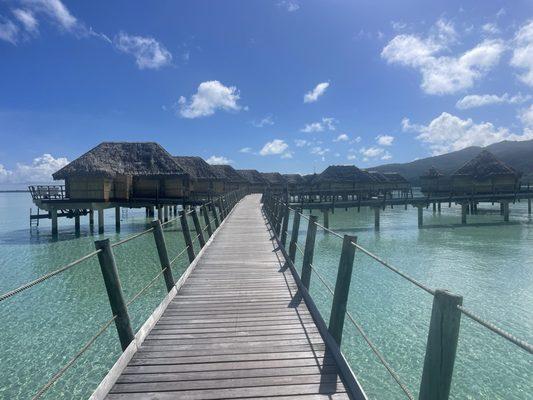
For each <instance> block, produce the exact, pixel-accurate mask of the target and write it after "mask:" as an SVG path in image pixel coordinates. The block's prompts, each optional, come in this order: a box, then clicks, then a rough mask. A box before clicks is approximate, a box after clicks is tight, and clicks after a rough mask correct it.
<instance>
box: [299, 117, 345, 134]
mask: <svg viewBox="0 0 533 400" xmlns="http://www.w3.org/2000/svg"><path fill="white" fill-rule="evenodd" d="M336 124H337V120H336V119H335V118H331V117H324V118H322V121H321V122H312V123H310V124H306V125H305V126H304V127H303V128H302V129H300V131H302V132H307V133H310V132H323V131H325V130H328V131H334V130H335V129H336Z"/></svg>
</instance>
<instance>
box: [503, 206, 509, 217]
mask: <svg viewBox="0 0 533 400" xmlns="http://www.w3.org/2000/svg"><path fill="white" fill-rule="evenodd" d="M503 220H504V221H505V222H509V202H508V201H506V202H504V203H503Z"/></svg>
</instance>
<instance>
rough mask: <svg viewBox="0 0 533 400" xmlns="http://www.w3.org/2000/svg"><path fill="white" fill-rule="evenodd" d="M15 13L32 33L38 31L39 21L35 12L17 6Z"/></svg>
mask: <svg viewBox="0 0 533 400" xmlns="http://www.w3.org/2000/svg"><path fill="white" fill-rule="evenodd" d="M13 14H14V15H15V17H16V18H17V19H18V20H19V22H20V23H21V24H22V25H23V26H24V29H26V30H27V31H28V32H30V33H35V32H37V29H38V26H39V22H38V21H37V19H35V17H34V15H33V13H32V12H31V11H29V10H23V9H21V8H16V9H14V10H13Z"/></svg>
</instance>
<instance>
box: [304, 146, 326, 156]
mask: <svg viewBox="0 0 533 400" xmlns="http://www.w3.org/2000/svg"><path fill="white" fill-rule="evenodd" d="M329 151H330V150H329V149H325V148H323V147H320V146H315V147H313V148H312V149H311V150H310V151H309V152H310V153H311V154H316V155H319V156H324V155H325V154H326V153H329Z"/></svg>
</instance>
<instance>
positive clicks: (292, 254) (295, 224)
mask: <svg viewBox="0 0 533 400" xmlns="http://www.w3.org/2000/svg"><path fill="white" fill-rule="evenodd" d="M299 230H300V213H299V212H298V211H295V212H294V218H293V220H292V232H291V241H290V243H289V259H290V260H291V261H292V262H293V263H294V261H295V260H296V243H298V233H299Z"/></svg>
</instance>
